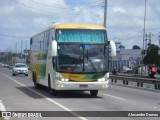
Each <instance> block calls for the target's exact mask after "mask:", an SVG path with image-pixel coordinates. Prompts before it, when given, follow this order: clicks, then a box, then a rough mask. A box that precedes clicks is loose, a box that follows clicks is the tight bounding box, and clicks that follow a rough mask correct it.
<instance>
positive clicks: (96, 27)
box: [32, 24, 105, 37]
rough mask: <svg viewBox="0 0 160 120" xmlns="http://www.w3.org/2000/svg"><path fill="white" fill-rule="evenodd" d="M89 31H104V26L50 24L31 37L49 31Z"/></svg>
mask: <svg viewBox="0 0 160 120" xmlns="http://www.w3.org/2000/svg"><path fill="white" fill-rule="evenodd" d="M52 28H55V29H91V30H105V27H104V26H100V25H96V24H52V25H50V26H49V27H47V28H45V29H44V30H42V31H40V32H38V33H36V34H35V35H33V36H32V37H34V36H36V35H38V34H40V33H42V32H45V31H47V30H49V29H52Z"/></svg>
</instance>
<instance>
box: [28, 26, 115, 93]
mask: <svg viewBox="0 0 160 120" xmlns="http://www.w3.org/2000/svg"><path fill="white" fill-rule="evenodd" d="M109 46H110V47H109ZM109 49H111V54H112V56H114V55H115V54H116V52H115V51H116V47H115V43H114V42H113V41H108V39H107V31H106V29H105V27H103V26H100V25H94V24H54V25H50V26H49V27H48V28H47V29H45V30H43V31H42V32H39V33H37V34H36V35H34V36H33V37H31V38H30V71H31V76H32V79H33V83H34V87H35V88H39V86H40V85H43V86H46V87H48V88H49V92H50V94H52V95H54V94H55V95H56V93H57V91H62V90H65V91H66V90H78V91H90V94H91V96H97V94H98V90H104V89H106V88H107V87H108V83H109V71H108V69H109Z"/></svg>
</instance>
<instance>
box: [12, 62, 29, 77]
mask: <svg viewBox="0 0 160 120" xmlns="http://www.w3.org/2000/svg"><path fill="white" fill-rule="evenodd" d="M28 73H29V72H28V67H27V65H26V64H24V63H16V64H15V65H14V67H13V69H12V75H13V76H16V75H18V74H24V75H25V76H28Z"/></svg>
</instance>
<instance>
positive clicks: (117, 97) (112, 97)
mask: <svg viewBox="0 0 160 120" xmlns="http://www.w3.org/2000/svg"><path fill="white" fill-rule="evenodd" d="M103 95H105V96H109V97H112V98H116V99H119V100H125V99H124V98H121V97H117V96H113V95H109V94H104V93H103Z"/></svg>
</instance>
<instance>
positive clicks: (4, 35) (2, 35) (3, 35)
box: [0, 34, 30, 39]
mask: <svg viewBox="0 0 160 120" xmlns="http://www.w3.org/2000/svg"><path fill="white" fill-rule="evenodd" d="M0 36H1V37H11V38H26V39H27V38H30V37H27V36H14V35H6V34H0Z"/></svg>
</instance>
